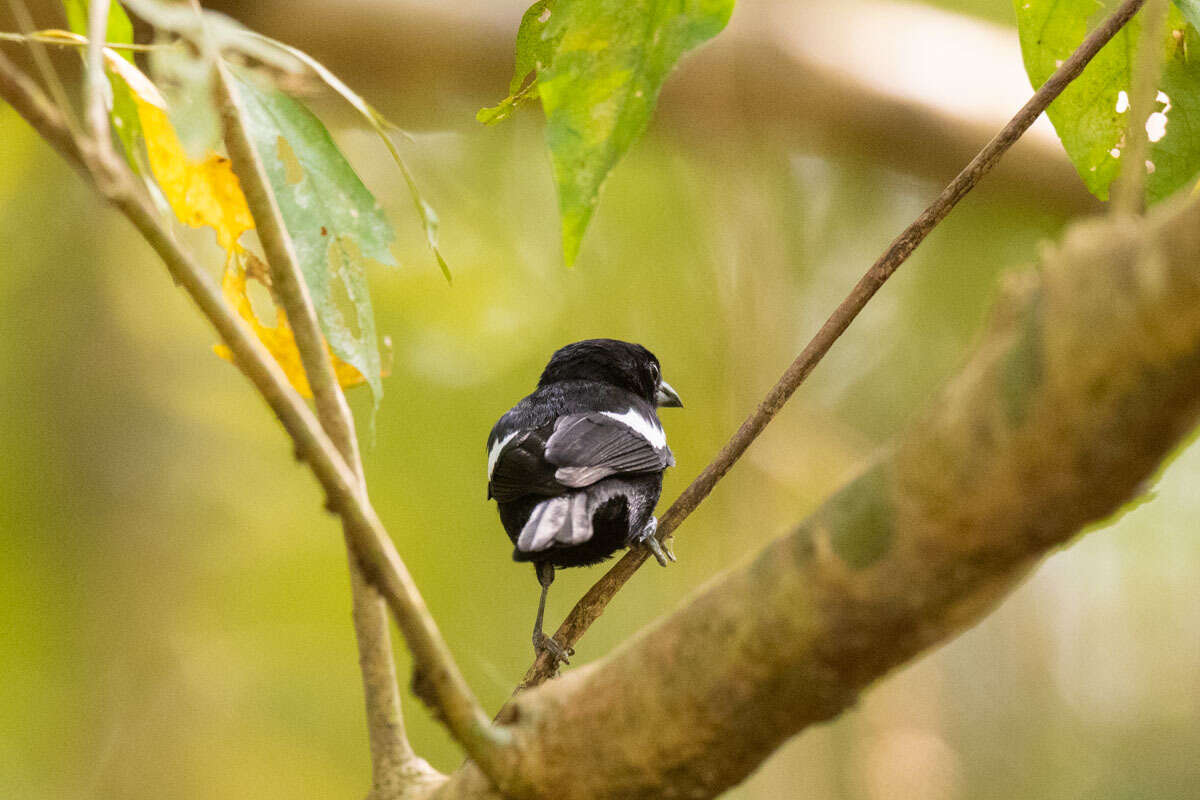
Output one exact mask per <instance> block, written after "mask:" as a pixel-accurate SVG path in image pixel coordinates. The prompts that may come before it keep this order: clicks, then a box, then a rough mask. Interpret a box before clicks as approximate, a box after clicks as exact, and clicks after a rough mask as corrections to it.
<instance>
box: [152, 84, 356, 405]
mask: <svg viewBox="0 0 1200 800" xmlns="http://www.w3.org/2000/svg"><path fill="white" fill-rule="evenodd" d="M151 88H153V87H152V85H151ZM156 99H157V93H155V95H153V96H152V95H150V94H149V93H147V94H145V95H143V94H142V93H141V92H139V91H137V90H136V89H135V90H134V100H135V101H136V102H137V107H138V118H139V119H140V120H141V123H142V133H143V135H144V136H145V139H146V152H147V154H148V155H149V157H150V168H151V169H152V170H153V171H154V177H155V179H156V180H157V181H158V185H159V187H160V188H161V189H162V191H163V194H164V195H165V196H166V198H167V202H168V203H169V204H170V205H171V209H172V210H173V211H174V212H175V215H176V216H177V217H179V219H180V220H181V221H183V222H184V223H186V224H188V225H191V226H192V227H194V228H201V227H204V226H206V225H207V226H211V227H212V228H213V229H214V230H215V231H216V232H217V242H218V243H219V244H220V245H221V247H223V248H224V249H225V251H226V252H227V253H228V257H227V258H226V261H225V273H224V275H223V276H222V278H221V289H222V291H223V292H224V294H225V299H226V301H228V303H229V304H230V306H232V307H233V309H234V310H235V311H237V313H238V315H239V316H240V317H241V318H242V319H244V320H245V321H246V322H247V324H249V325H250V327H251V329H253V331H254V334H255V335H256V336H257V337H258V339H259V341H261V342H262V343H263V345H264V346H265V347H266V348H267V350H268V351H270V353H271V355H272V356H273V357H274V358H275V360H276V361H277V362H278V363H279V366H280V367H282V368H283V371H284V373H285V374H286V375H287V377H288V380H289V381H290V382H291V384H292V386H293V388H295V390H296V391H297V392H299V393H300V394H301V395H303V396H304V397H312V388H311V387H310V386H309V385H308V377H307V376H306V375H305V373H304V365H303V363H302V362H301V360H300V351H299V350H298V349H297V348H296V337H295V334H293V333H292V327H291V325H289V324H288V320H287V314H286V313H284V310H283V309H282V308H278V307H276V309H275V314H276V320H275V327H273V328H271V327H268V326H266V325H264V324H262V322H261V321H260V320H259V319H258V316H257V315H256V314H255V313H254V308H253V307H252V306H251V305H250V297H249V295H247V294H246V280H247V272H250V276H249V277H253V278H255V279H256V280H258V281H259V282H260V283H264V284H265V283H266V280H264V279H265V278H266V277H267V276H266V269H265V267H263V266H262V265H261V263H260V262H258V260H257V259H256V258H254V256H253V255H252V254H250V253H248V252H247V251H246V250H244V249H243V248H242V247H241V246H240V245H239V244H238V243H237V240H238V237H240V236H241V235H242V234H243V233H245V232H246V231H248V230H251V229H252V228H253V227H254V217H252V216H251V215H250V210H249V209H248V208H247V207H246V198H245V196H244V195H243V194H242V188H241V185H240V184H239V183H238V179H237V175H235V174H234V172H233V168H232V167H231V166H230V163H229V159H227V158H225V157H224V156H222V155H219V154H218V153H214V152H212V151H209V153H208V155H207V156H205V157H204V159H203V160H202V161H193V160H191V159H189V158H188V156H187V153H186V152H185V151H184V149H183V145H182V144H180V142H179V137H178V136H177V135H176V133H175V128H173V127H172V126H171V122H170V120H169V119H168V117H167V114H166V112H165V111H164V110H163V108H162V107H160V106H159V105H158V103H157V102H155V100H156ZM326 347H327V348H328V345H326ZM213 350H214V351H215V352H216V354H217V355H219V356H220V357H221V358H224V359H225V360H227V361H233V354H232V353H231V352H230V350H229V348H228V347H226V346H225V345H214V347H213ZM329 358H330V359H331V360H332V362H333V369H334V374H336V375H337V379H338V383H339V384H341V385H342V386H347V387H349V386H355V385H357V384H360V383H364V382H365V379H364V378H363V376H362V373H360V372H359V371H358V370H357V369H356V368H355V367H353V366H351V365H350V364H347V363H346V362H344V361H342V360H341V359H340V358H338V357H337V356H335V355H334V354H333V352H332V351H330V352H329Z"/></svg>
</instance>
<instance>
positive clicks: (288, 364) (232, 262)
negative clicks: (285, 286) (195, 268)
mask: <svg viewBox="0 0 1200 800" xmlns="http://www.w3.org/2000/svg"><path fill="white" fill-rule="evenodd" d="M250 277H252V278H254V279H255V280H257V281H259V282H260V283H263V284H264V285H268V287H269V281H270V278H269V275H268V274H267V269H266V265H265V264H262V263H261V262H260V261H258V259H257V258H255V257H254V256H253V255H252V254H251V253H249V252H247V251H246V250H243V249H242V248H241V247H237V248H235V249H234V250H233V251H232V252H231V253H230V257H229V260H228V261H227V262H226V264H225V274H224V275H223V276H222V277H221V291H222V293H223V294H224V295H225V301H226V302H228V303H229V305H230V306H232V307H233V309H234V310H235V311H237V313H238V316H240V317H241V318H242V319H243V320H245V322H246V324H247V325H249V326H250V328H251V330H253V331H254V335H255V336H257V337H258V340H259V341H260V342H262V343H263V346H264V347H266V348H267V350H268V352H270V353H271V355H272V356H273V357H274V358H275V361H276V362H277V363H278V364H279V366H280V367H281V368H282V369H283V372H284V374H285V375H287V379H288V382H289V383H291V384H292V388H294V389H295V390H296V391H297V392H299V393H300V394H301V395H303V396H304V397H312V387H311V386H309V383H308V374H307V373H306V372H305V371H304V363H303V360H302V359H301V358H300V349H299V348H298V347H297V346H296V335H295V334H294V333H293V332H292V326H291V325H290V324H288V319H287V314H286V313H285V312H284V310H283V307H282V306H281V305H280V304H279V303H278V302H277V301H276V302H275V325H274V326H269V325H264V324H263V323H262V322H261V321H260V320H259V318H258V315H257V314H255V313H254V307H253V306H252V305H251V303H250V295H249V293H248V287H247V282H246V280H247V278H250ZM271 298H272V300H274V299H275V296H274V295H273V294H272V296H271ZM213 352H215V353H216V354H217V355H219V356H220V357H221V358H223V359H225V360H226V361H231V362H232V361H233V351H231V350H230V349H229V348H228V347H226V346H225V345H223V344H218V345H213ZM329 358H330V361H332V363H333V372H334V375H336V376H337V381H338V383H339V384H341V385H342V386H345V387H347V388H348V387H351V386H357V385H358V384H360V383H362V382H363V376H362V373H361V372H359V371H358V370H357V369H355V368H354V367H352V366H350V365H349V364H347V363H346V362H344V361H342V360H341V359H340V358H338V357H337V356H336V355H334V354H333V353H330V354H329Z"/></svg>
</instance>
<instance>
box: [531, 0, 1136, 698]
mask: <svg viewBox="0 0 1200 800" xmlns="http://www.w3.org/2000/svg"><path fill="white" fill-rule="evenodd" d="M1145 2H1146V0H1126V2H1125V3H1124V4H1122V5H1121V7H1120V8H1118V9H1117V10H1116V11H1115V12H1113V14H1112V15H1111V16H1110V17H1109V18H1108V19H1106V20H1105V21H1104V22H1103V23H1102V24H1101V25H1100V26H1099V27H1098V28H1096V30H1094V31H1093V32H1092V33H1091V34H1089V35H1088V37H1087V38H1086V39H1084V40H1083V42H1082V43H1081V44H1080V45H1079V47H1078V48H1077V49H1076V50H1075V52H1074V53H1072V54H1071V57H1070V58H1069V59H1067V60H1066V61H1064V62H1063V64H1062V66H1061V67H1059V68H1058V69H1057V70H1056V71H1055V72H1054V74H1053V75H1051V76H1050V78H1049V80H1047V81H1046V82H1045V83H1044V84H1043V85H1042V86H1041V87H1040V88H1039V89H1038V90H1037V91H1036V92H1035V93H1034V95H1033V97H1032V98H1030V100H1029V102H1027V103H1026V104H1025V105H1024V106H1023V107H1022V108H1021V110H1020V111H1018V112H1017V114H1016V116H1014V117H1013V118H1012V120H1010V121H1009V123H1008V124H1007V125H1005V126H1004V128H1003V129H1002V130H1001V131H1000V132H999V133H998V134H996V136H995V137H993V138H992V140H991V141H990V142H988V143H987V145H986V146H984V148H983V149H982V150H981V151H980V152H979V154H978V155H976V156H975V158H973V159H971V162H970V163H969V164H967V166H966V167H965V168H964V169H963V170H962V172H960V173H959V174H958V176H957V177H955V179H954V180H953V181H951V183H950V185H948V186H947V187H946V188H945V189H943V190H942V193H941V194H939V195H938V197H937V199H935V200H934V201H933V203H931V204H930V205H929V207H928V208H926V209H925V210H924V211H923V212H922V213H921V215H920V216H919V217H917V219H916V220H914V221H913V222H912V223H911V224H910V225H909V226H908V227H907V228H905V229H904V231H903V232H902V233H901V234H900V235H899V236H898V237H896V239H895V240H894V241H893V242H892V243H891V245H890V246H889V247H888V249H887V250H886V251H885V252H884V253H883V255H881V256H880V257H879V259H878V260H876V262H875V263H874V264H872V265H871V268H870V269H869V270H867V272H866V274H865V275H863V277H862V278H861V279H859V281H858V283H857V284H855V286H854V288H853V289H852V290H851V292H850V294H849V295H848V296H847V297H846V299H845V300H843V301H842V302H841V304H840V305H839V306H838V307H837V309H836V310H835V311H834V312H833V314H831V315H830V317H829V319H828V320H826V321H825V324H824V325H822V326H821V329H820V330H819V331H817V334H816V335H815V336H814V337H813V338H812V340H811V341H810V342H809V343H808V344H807V345H806V346H805V348H804V349H803V350H802V351H801V352H800V354H799V355H798V356H796V359H795V360H794V361H793V362H792V364H791V365H790V366H789V367H788V368H787V370H786V371H785V372H784V373H783V376H782V377H780V379H779V381H778V382H777V383H776V384H775V385H774V386H773V387H772V388H771V390H770V391H769V392H768V393H767V396H766V397H765V398H764V399H763V401H762V402H761V403H759V405H758V408H757V409H755V411H754V413H752V414H751V415H750V416H749V417H748V418H747V419H746V421H745V422H743V423H742V425H741V427H740V428H738V430H737V432H736V433H735V434H734V435H733V437H732V438H731V439H730V440H729V442H727V443H726V444H725V446H724V447H723V448H721V451H720V452H719V453H717V455H716V457H715V458H714V459H713V460H712V462H711V463H710V464H709V465H708V466H707V467H705V468H704V471H703V472H701V473H700V474H699V475H698V476H697V477H696V479H695V480H694V481H692V483H691V484H690V485H689V486H688V487H687V488H686V489H685V490H684V491H683V493H682V494H681V495H680V496H679V498H678V499H676V501H675V502H674V503H673V504H672V505H671V507H670V508H669V509H668V510H667V512H666V513H665V514H664V515H663V517H662V519H661V520H660V521H659V524H658V533H657V536H658V538H659V540H660V541H662V540H665V539H666V538H667V537H668V536H670V535H671V534H672V533H673V532H674V531H675V529H676V528H678V527H679V524H680V523H681V522H683V520H684V519H686V518H687V516H688V515H689V514H691V512H692V511H694V510H695V508H696V507H697V506H698V505H699V504H700V503H701V502H702V501H703V500H704V498H706V497H707V496H708V495H709V493H710V492H711V491H712V490H713V487H715V486H716V484H717V482H718V481H720V480H721V478H722V477H724V476H725V473H727V472H728V471H729V469H730V468H731V467H732V466H733V465H734V464H735V463H737V460H738V459H739V458H741V456H742V454H743V453H745V452H746V449H747V448H748V447H749V446H750V444H751V443H752V442H753V441H754V440H755V439H756V438H757V437H758V435H759V434H760V433H762V431H763V429H764V428H765V427H766V426H767V424H768V423H769V422H770V421H771V420H772V419H774V417H775V415H776V414H778V413H779V411H780V409H782V408H783V406H784V404H785V403H787V401H788V400H789V399H790V398H791V396H792V394H793V393H794V392H795V391H796V389H797V388H798V387H799V386H800V384H801V383H802V382H803V381H804V379H805V378H806V377H808V374H809V373H810V372H812V370H813V368H814V367H815V366H816V365H817V364H818V363H819V362H820V360H821V359H822V358H823V357H824V355H825V354H826V353H827V352H829V348H830V347H832V346H833V343H834V342H836V341H837V339H838V337H839V336H841V335H842V333H843V332H844V331H845V330H846V328H847V327H849V325H850V323H851V322H853V321H854V319H855V317H857V316H858V314H859V312H860V311H862V309H863V308H864V307H865V306H866V304H867V302H868V301H869V300H870V299H871V298H872V297H874V296H875V293H876V292H877V291H879V288H880V287H881V286H883V284H884V282H885V281H887V279H888V278H890V277H891V276H892V274H893V273H895V271H896V270H897V269H899V268H900V265H901V264H903V263H904V261H905V260H906V259H907V258H908V257H909V255H911V254H912V252H913V250H915V249H916V248H917V246H918V245H919V244H920V243H921V242H922V241H923V240H924V239H925V237H926V236H927V235H929V232H930V231H932V230H933V229H934V228H935V227H936V226H937V224H938V223H939V222H941V221H942V220H943V219H945V217H946V215H947V214H949V213H950V211H951V209H953V208H954V206H955V205H957V204H958V201H959V200H961V199H962V198H963V197H964V196H966V194H967V193H968V192H969V191H971V189H973V188H974V187H975V185H976V184H977V183H978V182H979V180H980V179H981V178H982V177H983V176H984V175H985V174H987V172H988V171H989V170H990V169H991V168H992V167H993V166H994V165H995V164H996V162H997V161H998V160H999V159H1000V157H1001V156H1002V155H1004V153H1005V152H1006V151H1007V150H1008V148H1009V147H1011V146H1012V145H1013V143H1014V142H1016V141H1017V140H1018V139H1019V138H1020V137H1021V135H1022V134H1023V133H1024V132H1025V131H1026V130H1028V128H1029V126H1030V125H1032V124H1033V121H1034V120H1035V119H1037V117H1038V115H1039V114H1041V113H1042V112H1043V111H1045V110H1046V107H1047V106H1049V105H1050V103H1051V101H1053V100H1054V98H1056V97H1058V95H1059V94H1061V93H1062V91H1063V89H1065V88H1066V87H1067V85H1068V84H1070V82H1071V81H1073V80H1074V79H1075V78H1076V77H1077V76H1078V75H1079V73H1081V72H1082V71H1083V68H1084V67H1085V66H1087V63H1088V62H1089V61H1091V60H1092V58H1093V57H1094V56H1095V55H1096V53H1098V52H1099V51H1100V48H1102V47H1103V46H1104V45H1105V44H1106V43H1107V42H1108V41H1109V40H1110V39H1112V37H1113V36H1114V35H1116V33H1117V31H1119V30H1120V29H1121V28H1122V27H1123V26H1124V25H1125V23H1127V22H1128V21H1129V20H1130V18H1132V17H1133V15H1134V14H1135V13H1137V11H1138V9H1140V8H1141V7H1142V5H1143V4H1144V3H1145ZM646 558H647V553H646V551H645V549H644V548H634V549H632V550H630V551H629V552H627V553H626V554H625V555H624V556H622V557H621V559H620V560H619V561H618V562H617V563H616V564H614V565H613V566H612V568H610V569H609V571H608V572H607V573H605V574H604V576H603V577H602V578H600V580H599V581H597V582H596V583H595V584H594V585H593V586H592V588H591V589H589V590H588V591H587V593H586V594H585V595H584V596H583V597H582V598H581V599H580V600H579V602H577V603H576V604H575V607H574V608H572V609H571V612H570V613H569V614H568V615H567V618H566V619H565V620H564V621H563V623H562V625H560V626H559V628H558V630H557V631H556V632H555V634H554V638H555V639H557V640H558V642H559V643H560V644H562V645H563V646H564V647H566V648H570V647H573V646H574V645H575V643H576V642H578V641H579V638H580V637H581V636H583V634H584V632H585V631H587V629H588V627H590V626H591V624H592V623H593V622H595V621H596V619H597V618H598V617H599V616H600V615H601V614H602V613H604V609H605V607H606V606H607V605H608V602H609V601H610V600H611V599H612V598H613V596H614V595H615V594H616V593H617V591H619V590H620V588H621V587H622V586H624V585H625V583H626V581H628V580H629V579H630V578H631V577H632V576H633V573H634V572H636V571H637V570H638V569H639V568H640V567H641V566H642V564H643V563H644V562H645V561H646ZM557 666H558V665H557V661H556V659H555V658H554V657H553V656H552V655H551V654H550V653H549V652H548V651H543V652H542V653H541V654H540V655H539V656H538V658H537V660H536V661H535V662H534V663H533V665H532V666H531V667H530V668H529V670H528V672H526V673H525V677H524V678H523V679H522V681H521V684H520V686H519V687H518V690H520V689H523V688H528V687H530V686H536V685H538V684H539V683H541V682H542V681H544V680H546V678H548V677H550V676H551V675H553V674H554V672H555V670H556V669H557Z"/></svg>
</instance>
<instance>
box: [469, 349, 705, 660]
mask: <svg viewBox="0 0 1200 800" xmlns="http://www.w3.org/2000/svg"><path fill="white" fill-rule="evenodd" d="M680 405H682V403H681V402H680V401H679V396H678V395H677V394H676V393H675V390H674V389H672V388H671V386H670V384H668V383H665V382H664V381H663V380H662V374H661V370H660V367H659V363H658V359H657V358H655V357H654V354H653V353H651V352H650V351H649V350H647V349H646V348H644V347H642V346H641V345H638V344H632V343H630V342H622V341H618V340H615V339H589V340H586V341H582V342H576V343H574V344H570V345H567V346H566V347H563V348H561V349H560V350H558V351H557V352H556V353H555V354H554V355H553V356H552V357H551V359H550V363H549V364H547V365H546V369H545V370H544V371H543V372H542V376H541V379H540V380H539V381H538V386H537V389H536V391H534V392H533V393H532V394H530V395H529V396H528V397H526V398H524V399H523V400H521V401H520V402H519V403H517V404H516V405H515V406H513V407H512V408H511V409H510V410H509V411H508V412H507V413H505V414H504V416H502V417H501V418H500V420H499V421H498V422H497V423H496V425H495V426H494V427H493V428H492V432H491V435H490V436H489V437H488V443H487V446H488V497H489V498H494V499H495V500H496V503H497V506H498V508H499V511H500V521H501V523H502V524H503V525H504V530H505V532H507V534H508V538H509V539H510V540H511V541H512V543H513V558H514V559H515V560H517V561H529V562H532V563H533V564H534V565H535V567H536V569H537V576H538V581H539V582H540V583H541V585H542V597H541V603H540V604H539V608H538V615H537V623H536V625H535V628H534V635H533V639H534V647H535V649H537V650H542V649H549V650H551V652H553V653H554V654H555V655H556V656H557V657H558V658H560V659H562V660H564V661H565V660H566V659H565V656H566V655H567V653H565V652H564V651H563V650H562V648H561V647H560V646H559V645H558V644H557V643H556V642H554V640H553V639H550V638H548V637H546V636H545V635H544V634H543V633H542V631H541V620H542V613H543V611H544V608H545V601H546V590H547V589H548V588H549V586H550V583H551V582H552V581H553V580H554V569H555V568H556V567H574V566H581V565H587V564H595V563H598V562H600V561H603V560H604V559H606V558H608V557H610V556H611V555H612V554H613V553H614V552H616V551H617V550H619V549H621V548H623V547H628V546H630V545H632V544H645V545H646V546H648V547H650V549H651V550H652V551H653V552H654V554H655V557H656V558H657V559H658V560H659V562H660V563H664V564H665V563H666V560H667V558H669V557H671V556H670V555H669V553H666V552H665V551H663V550H662V548H661V547H660V546H659V544H658V541H657V540H656V539H655V538H654V529H655V526H656V525H657V522H656V520H655V519H654V517H653V513H654V507H655V505H656V504H657V503H658V498H659V494H660V493H661V491H662V473H663V470H665V469H666V468H667V467H670V466H672V465H674V463H675V459H674V456H672V454H671V450H670V448H669V447H667V440H666V434H665V433H664V432H663V429H662V424H661V423H660V421H659V419H658V414H657V412H656V408H657V407H660V406H680Z"/></svg>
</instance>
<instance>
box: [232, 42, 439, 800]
mask: <svg viewBox="0 0 1200 800" xmlns="http://www.w3.org/2000/svg"><path fill="white" fill-rule="evenodd" d="M213 62H214V71H215V74H216V83H215V85H216V90H217V106H218V108H220V109H221V114H222V121H223V125H224V130H225V145H226V148H227V149H228V151H229V155H230V158H231V159H232V161H233V166H234V171H235V172H236V173H237V174H238V176H239V179H240V182H241V185H242V189H243V192H244V194H245V196H246V203H247V205H248V206H249V208H250V211H251V214H252V215H253V217H254V219H255V227H256V228H257V230H258V234H259V241H260V242H261V243H262V246H263V250H264V252H265V253H266V255H267V262H268V263H269V264H270V267H271V274H272V278H273V285H274V287H275V290H276V292H277V294H278V295H279V297H280V300H281V302H282V304H283V306H284V310H285V311H286V312H287V317H288V322H289V323H290V324H291V326H292V330H293V332H294V333H295V336H296V347H297V349H298V350H299V351H300V357H301V361H302V362H303V364H304V371H305V373H306V375H307V377H308V382H309V385H310V386H311V387H312V390H313V397H314V399H315V401H316V407H317V417H318V418H319V419H320V421H321V425H322V427H323V428H324V429H325V432H326V433H327V434H328V435H329V438H330V439H332V440H333V442H334V444H335V445H336V446H337V448H338V451H339V452H340V453H341V455H342V458H344V459H345V461H346V464H347V465H348V466H349V467H350V469H351V470H352V471H353V472H354V474H355V477H356V478H357V479H358V484H359V485H358V489H359V492H360V493H361V497H362V499H363V502H368V500H367V488H366V480H365V477H364V475H363V467H362V458H361V456H360V454H359V449H358V437H357V435H356V433H355V430H354V418H353V416H352V414H351V412H350V407H349V405H347V403H346V398H345V395H344V394H343V393H342V389H341V387H340V386H339V385H338V382H337V376H336V375H335V374H334V371H333V365H332V363H331V361H330V359H329V356H328V348H327V346H326V343H325V337H324V336H323V335H322V333H321V328H320V323H319V322H318V320H317V314H316V310H315V308H314V307H313V302H312V298H311V296H310V295H309V293H308V287H307V285H306V284H305V283H304V278H303V274H302V273H301V270H300V266H299V263H298V261H297V258H296V252H295V248H294V246H293V244H292V241H291V237H290V236H289V235H288V233H287V229H286V227H285V225H284V222H283V218H282V215H281V214H280V211H279V206H278V204H277V203H276V201H275V196H274V193H273V192H272V191H271V188H270V184H269V180H268V178H267V176H266V172H265V170H264V168H263V164H262V160H261V158H260V156H259V154H258V152H257V151H256V149H255V147H254V142H253V141H252V139H251V138H250V135H249V133H248V131H247V130H246V127H245V124H244V122H243V121H244V120H245V118H246V114H245V109H244V108H243V107H242V104H241V101H240V99H239V97H238V96H237V90H236V88H235V87H234V85H233V81H232V80H231V76H230V74H229V71H228V69H227V68H226V66H225V65H224V63H223V62H222V61H221V59H220V58H219V57H214V59H213ZM343 532H344V536H345V539H346V546H347V548H348V549H349V553H350V588H351V595H352V600H353V609H354V614H353V616H354V632H355V639H356V641H357V643H358V653H359V668H360V671H361V672H362V679H363V689H364V694H365V701H366V712H367V731H368V738H369V740H370V745H371V763H372V770H371V771H372V783H373V786H374V792H373V795H372V800H386V799H388V798H398V797H401V796H402V795H403V793H404V791H405V790H406V789H407V788H408V786H409V785H411V784H413V783H420V782H422V780H427V779H430V778H433V777H436V775H437V773H436V771H435V770H433V768H432V767H430V766H429V764H428V763H427V762H426V761H425V760H424V759H422V758H420V757H419V756H417V755H416V753H414V752H413V749H412V746H411V745H410V744H409V741H408V737H407V734H406V732H405V727H404V717H403V714H402V712H401V708H400V691H399V686H398V684H397V680H396V666H395V662H394V661H393V659H392V644H391V637H390V635H389V632H388V618H387V613H386V611H385V610H384V609H385V606H384V603H383V599H382V598H381V597H380V596H379V593H378V592H377V591H376V590H375V589H374V588H373V587H372V586H371V585H370V584H369V583H368V582H367V581H366V579H365V577H364V576H363V574H362V569H361V567H360V566H359V564H358V560H357V558H356V557H355V555H354V546H353V542H352V533H351V532H350V531H349V530H345V523H343Z"/></svg>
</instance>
